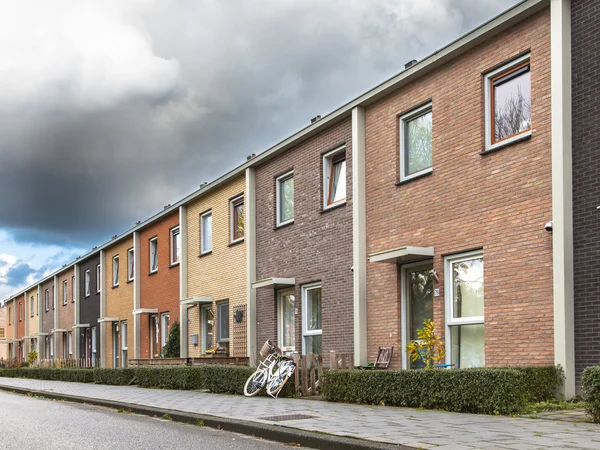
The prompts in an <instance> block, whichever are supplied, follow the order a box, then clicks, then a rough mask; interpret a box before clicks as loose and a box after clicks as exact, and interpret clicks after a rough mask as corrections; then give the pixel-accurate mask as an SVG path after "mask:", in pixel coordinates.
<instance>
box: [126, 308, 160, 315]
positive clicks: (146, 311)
mask: <svg viewBox="0 0 600 450" xmlns="http://www.w3.org/2000/svg"><path fill="white" fill-rule="evenodd" d="M132 314H133V315H134V316H139V315H140V314H158V308H138V309H134V310H133V311H132Z"/></svg>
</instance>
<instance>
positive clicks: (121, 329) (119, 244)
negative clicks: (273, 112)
mask: <svg viewBox="0 0 600 450" xmlns="http://www.w3.org/2000/svg"><path fill="white" fill-rule="evenodd" d="M599 23H600V8H599V7H598V5H597V4H596V2H594V1H592V0H572V4H571V2H569V1H567V0H526V1H524V2H522V3H519V4H518V5H516V6H515V7H513V8H511V9H509V10H507V11H506V12H505V13H503V14H501V15H500V16H498V17H496V18H493V19H492V20H490V21H489V22H487V23H485V24H484V25H482V26H480V27H479V28H477V29H475V30H473V31H471V32H470V33H468V34H466V35H465V36H463V37H461V38H460V39H458V40H456V41H454V42H452V43H451V44H449V45H448V46H446V47H444V48H442V49H440V50H438V51H437V52H435V53H434V54H432V55H431V56H428V57H426V58H424V59H422V60H421V61H418V62H417V61H411V62H410V63H408V64H407V65H406V67H405V70H403V71H402V72H401V73H399V74H398V75H396V76H394V77H393V78H391V79H389V80H387V81H385V82H384V83H382V84H380V85H379V86H377V87H375V88H373V89H372V90H370V91H368V92H367V93H365V94H364V95H361V96H360V97H358V98H356V99H354V100H353V101H351V102H350V103H348V104H346V105H344V106H342V107H340V108H339V109H337V110H335V111H333V112H332V113H330V114H328V115H326V116H324V117H322V118H320V117H317V118H315V119H314V120H313V121H312V123H311V124H310V125H309V126H307V127H306V128H304V129H302V130H300V131H298V132H297V133H296V134H294V135H292V136H290V137H289V138H287V139H285V140H284V141H282V142H280V143H278V144H277V145H275V146H274V147H272V148H270V149H268V150H266V151H264V152H263V153H260V154H258V155H257V156H254V155H251V156H250V157H248V160H247V161H246V162H244V163H243V164H242V165H240V166H239V167H236V168H235V169H233V170H232V171H231V172H229V173H227V174H225V175H223V176H221V177H220V178H218V179H216V180H214V181H212V182H211V183H208V184H205V185H203V186H201V188H200V189H199V190H198V191H196V192H195V193H193V194H192V195H190V196H188V197H186V198H184V199H182V200H181V201H179V202H178V203H176V204H173V205H169V206H167V207H165V208H164V210H162V211H161V212H160V213H158V214H156V215H155V216H153V217H151V218H149V219H148V220H146V221H143V222H141V223H138V224H136V226H135V227H134V228H132V229H131V230H129V231H127V232H125V233H123V234H121V235H118V236H115V237H114V238H113V239H111V240H110V241H109V242H107V243H105V244H103V245H101V246H99V247H97V248H94V249H93V250H92V251H90V252H89V253H88V254H86V255H84V256H81V257H80V258H78V259H77V260H75V261H73V262H72V263H70V264H68V265H66V266H63V267H62V268H61V269H59V270H58V271H56V272H55V273H53V274H51V275H49V276H47V277H46V278H44V279H42V280H39V281H38V282H36V283H35V284H34V285H32V286H30V287H28V288H27V289H25V290H23V291H21V292H18V293H16V294H15V295H14V296H12V297H11V298H9V299H8V300H7V301H6V303H5V306H4V308H2V309H4V310H5V313H6V325H5V327H4V328H5V330H3V335H4V339H5V342H6V345H5V347H6V351H7V353H8V356H9V357H10V358H16V360H17V361H19V362H20V361H26V360H27V354H28V352H29V351H30V350H35V351H37V352H38V354H39V359H40V360H46V359H80V360H85V361H89V362H90V364H92V365H93V364H98V365H100V366H102V367H121V366H125V365H127V363H128V361H130V360H133V359H152V358H160V357H161V354H162V349H163V347H164V346H165V343H166V340H167V336H168V332H169V329H170V327H171V326H172V324H173V323H175V322H179V323H180V343H181V355H180V356H181V357H182V358H210V357H213V355H212V353H213V352H215V349H216V352H217V353H226V354H228V355H229V356H230V357H238V358H245V357H247V358H248V360H249V363H250V364H255V362H256V356H257V348H260V345H261V343H262V342H264V341H265V340H266V339H277V342H278V343H279V346H280V347H282V348H283V349H284V350H285V351H287V352H299V353H304V354H307V353H321V354H326V353H328V352H331V351H336V352H341V353H344V352H346V353H352V354H353V355H354V361H355V363H356V364H365V363H367V361H372V360H373V359H374V358H375V356H376V354H377V351H378V348H379V346H394V349H395V352H394V357H393V359H392V367H393V368H396V369H399V368H404V369H410V368H411V367H412V364H411V363H410V362H409V360H408V358H407V355H406V352H404V351H403V348H404V347H405V345H406V344H407V342H409V341H410V340H413V339H416V329H417V328H419V327H420V326H421V323H422V321H423V320H424V319H427V318H430V319H433V320H434V322H435V323H436V325H437V328H438V331H439V333H440V334H441V335H442V336H443V338H444V341H445V345H446V348H447V356H446V358H447V362H448V363H453V364H455V367H479V366H488V367H494V366H506V365H523V364H540V365H541V364H561V365H562V366H563V367H564V369H565V372H566V377H567V379H566V383H565V393H566V395H567V396H572V395H574V393H575V392H576V389H577V386H578V385H579V378H580V375H581V372H582V370H583V368H584V367H585V366H587V365H590V364H599V363H600V340H599V339H598V335H599V333H600V320H599V316H600V298H599V292H600V291H599V290H598V289H597V284H598V283H599V280H600V276H599V274H598V269H600V262H599V261H600V257H599V256H600V236H599V234H600V231H598V230H600V226H599V223H600V217H598V214H600V211H597V207H598V205H600V199H599V198H598V192H599V191H598V189H597V188H596V186H595V185H596V184H598V183H599V181H598V180H600V176H599V175H600V163H598V161H597V160H598V159H597V158H596V155H595V154H594V150H595V149H596V148H597V146H598V144H597V142H599V140H598V139H594V138H595V137H597V136H596V135H597V134H598V127H597V126H595V125H596V124H595V122H596V118H597V117H598V115H597V109H596V107H595V106H594V105H595V97H596V94H597V93H598V86H600V82H599V81H598V77H597V76H596V75H598V73H599V72H598V70H597V68H598V60H599V55H600V53H599V52H598V50H599V48H598V35H599V34H598V31H599V29H598V24H599ZM357 64H360V62H359V61H357ZM571 123H572V125H573V126H572V128H571ZM571 131H572V135H571ZM576 325H577V326H576ZM0 330H1V328H0ZM3 335H2V334H0V339H2V338H3ZM1 347H2V345H1V344H0V348H1Z"/></svg>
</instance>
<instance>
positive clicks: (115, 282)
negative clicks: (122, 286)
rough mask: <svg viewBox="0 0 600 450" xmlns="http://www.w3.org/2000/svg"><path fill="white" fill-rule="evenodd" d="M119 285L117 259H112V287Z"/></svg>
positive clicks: (116, 257)
mask: <svg viewBox="0 0 600 450" xmlns="http://www.w3.org/2000/svg"><path fill="white" fill-rule="evenodd" d="M118 285H119V257H118V256H114V257H113V287H117V286H118Z"/></svg>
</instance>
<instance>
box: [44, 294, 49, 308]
mask: <svg viewBox="0 0 600 450" xmlns="http://www.w3.org/2000/svg"><path fill="white" fill-rule="evenodd" d="M44 306H45V307H46V311H50V289H46V290H45V291H44Z"/></svg>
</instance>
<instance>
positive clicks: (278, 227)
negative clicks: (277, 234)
mask: <svg viewBox="0 0 600 450" xmlns="http://www.w3.org/2000/svg"><path fill="white" fill-rule="evenodd" d="M290 225H294V221H293V220H290V221H289V222H285V223H281V224H279V225H276V226H275V227H273V229H274V230H279V229H280V228H285V227H289V226H290Z"/></svg>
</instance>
